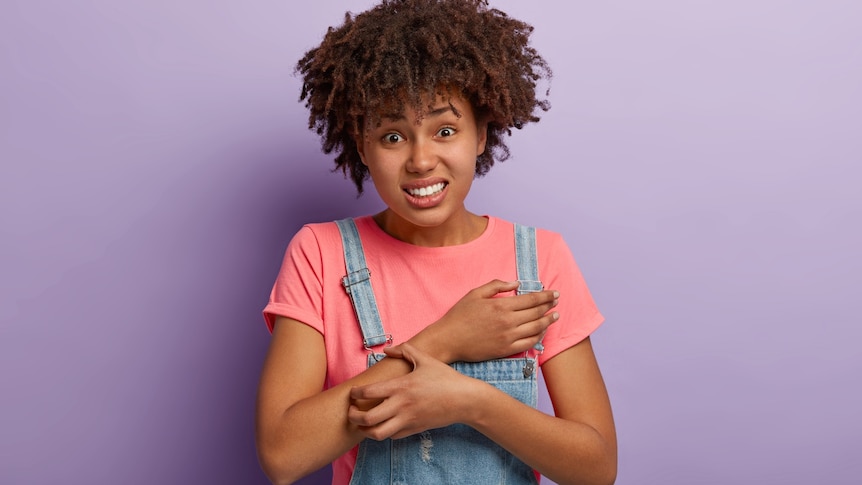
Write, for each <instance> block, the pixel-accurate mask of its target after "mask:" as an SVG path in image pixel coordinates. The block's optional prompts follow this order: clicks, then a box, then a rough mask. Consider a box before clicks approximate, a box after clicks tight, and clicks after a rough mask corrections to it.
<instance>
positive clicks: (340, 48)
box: [296, 0, 551, 194]
mask: <svg viewBox="0 0 862 485" xmlns="http://www.w3.org/2000/svg"><path fill="white" fill-rule="evenodd" d="M532 31H533V27H532V26H530V25H528V24H526V23H524V22H521V21H519V20H516V19H513V18H511V17H509V16H508V15H506V14H505V13H504V12H501V11H499V10H497V9H492V8H489V7H488V6H487V0H383V1H382V2H381V3H380V4H379V5H377V6H376V7H374V8H372V9H370V10H368V11H365V12H363V13H360V14H358V15H354V14H351V13H350V12H348V13H346V14H345V18H344V24H342V25H341V26H340V27H337V28H336V27H330V28H329V30H328V31H327V33H326V36H325V37H324V39H323V42H322V43H321V44H320V45H319V46H318V47H315V48H313V49H311V50H309V51H308V52H306V54H305V56H303V58H302V59H301V60H300V61H299V62H298V63H297V65H296V72H297V73H299V74H301V76H302V79H303V87H302V94H301V95H300V101H303V100H304V101H305V106H306V108H308V110H309V113H310V114H309V119H308V127H309V129H312V130H314V131H315V132H316V133H317V134H318V135H320V136H321V145H322V148H323V151H324V152H325V153H327V154H329V153H332V152H333V151H336V152H337V153H338V155H337V156H336V158H335V168H334V169H333V170H334V171H337V170H339V169H340V170H341V171H342V172H343V173H344V175H345V177H347V176H348V172H349V176H350V178H351V179H352V180H353V182H354V183H355V184H356V188H357V190H358V193H359V194H362V185H363V182H364V181H365V180H366V179H367V178H368V168H367V167H366V166H365V165H363V164H362V162H361V160H360V158H359V154H358V152H357V147H356V140H355V137H356V136H359V135H360V134H361V133H362V132H363V131H364V127H365V123H368V122H371V123H375V124H376V123H380V121H381V119H382V118H383V117H385V116H389V115H393V114H400V113H401V112H402V111H403V109H404V107H405V106H407V105H409V106H410V107H412V108H413V109H414V110H415V111H416V112H417V113H419V119H417V120H416V121H417V123H418V122H419V121H421V117H422V116H423V114H424V113H425V112H427V109H428V108H430V107H427V106H423V100H426V101H427V99H429V97H430V99H432V100H433V99H434V98H435V97H436V96H437V95H441V96H443V97H444V99H450V97H451V96H452V95H453V94H457V95H460V96H462V97H463V98H464V99H466V100H468V101H469V102H470V103H471V106H472V107H473V109H474V111H475V113H476V114H477V120H483V121H485V122H487V124H488V138H487V142H486V150H485V152H484V153H482V154H481V155H480V156H479V157H478V159H477V161H476V176H481V175H484V174H486V173H487V172H488V170H489V169H490V168H491V166H493V165H494V161H495V159H496V160H499V161H503V160H506V159H507V158H508V157H509V149H508V147H507V146H506V144H505V142H504V140H503V136H504V135H511V133H512V131H511V129H512V128H513V127H514V128H518V129H520V128H522V127H523V126H524V125H525V124H527V123H529V122H535V121H538V120H539V117H538V116H536V114H535V111H536V108H539V109H541V110H543V111H547V110H548V109H549V108H550V104H549V103H548V101H547V100H540V99H537V97H536V86H537V83H538V81H539V80H541V79H545V80H550V78H551V70H550V67H549V66H548V65H547V63H546V62H545V60H544V59H543V58H542V57H541V56H540V55H539V53H538V52H537V51H536V50H535V49H534V48H533V47H531V46H530V43H529V36H530V34H531V33H532ZM547 94H548V93H547V92H546V93H545V95H546V96H547Z"/></svg>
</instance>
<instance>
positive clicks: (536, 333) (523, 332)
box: [512, 312, 560, 352]
mask: <svg viewBox="0 0 862 485" xmlns="http://www.w3.org/2000/svg"><path fill="white" fill-rule="evenodd" d="M559 319H560V314H559V313H557V312H553V313H548V314H547V315H544V316H542V317H541V318H539V319H537V320H532V321H529V322H527V323H524V324H522V325H519V326H518V328H516V329H514V330H513V331H512V336H513V338H514V342H513V344H512V345H513V347H515V346H516V347H517V348H516V349H515V352H520V351H522V350H521V349H520V347H522V346H524V345H526V347H525V348H524V349H523V350H526V349H527V348H530V347H531V346H532V345H533V344H535V343H536V342H538V341H539V340H540V339H541V338H542V337H543V336H544V335H545V332H547V330H548V327H550V326H551V325H552V324H553V323H554V322H556V321H557V320H559ZM528 342H532V343H531V344H529V345H527V344H528Z"/></svg>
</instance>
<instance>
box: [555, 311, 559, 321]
mask: <svg viewBox="0 0 862 485" xmlns="http://www.w3.org/2000/svg"><path fill="white" fill-rule="evenodd" d="M559 318H560V314H559V313H557V312H554V320H559Z"/></svg>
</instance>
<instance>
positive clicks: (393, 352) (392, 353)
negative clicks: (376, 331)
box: [383, 344, 404, 359]
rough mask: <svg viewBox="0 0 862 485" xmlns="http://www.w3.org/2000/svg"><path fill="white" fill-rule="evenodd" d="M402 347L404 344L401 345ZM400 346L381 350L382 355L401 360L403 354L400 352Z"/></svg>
mask: <svg viewBox="0 0 862 485" xmlns="http://www.w3.org/2000/svg"><path fill="white" fill-rule="evenodd" d="M401 345H404V344H401ZM401 345H396V346H395V347H386V348H385V349H383V353H385V354H386V356H387V357H395V358H396V359H403V358H404V353H403V352H402V351H401Z"/></svg>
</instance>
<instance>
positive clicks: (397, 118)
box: [384, 104, 461, 121]
mask: <svg viewBox="0 0 862 485" xmlns="http://www.w3.org/2000/svg"><path fill="white" fill-rule="evenodd" d="M448 111H451V112H452V113H454V114H455V115H456V116H458V117H459V118H460V117H461V114H460V113H459V112H458V110H456V109H455V108H454V107H452V105H448V104H447V105H446V106H441V107H439V108H437V109H433V110H431V111H429V112H428V113H426V114H425V117H426V118H433V117H436V116H440V115H442V114H444V113H446V112H448ZM384 118H386V119H389V120H392V121H402V120H404V119H405V118H404V114H403V113H402V114H397V115H395V114H393V115H391V116H384Z"/></svg>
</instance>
